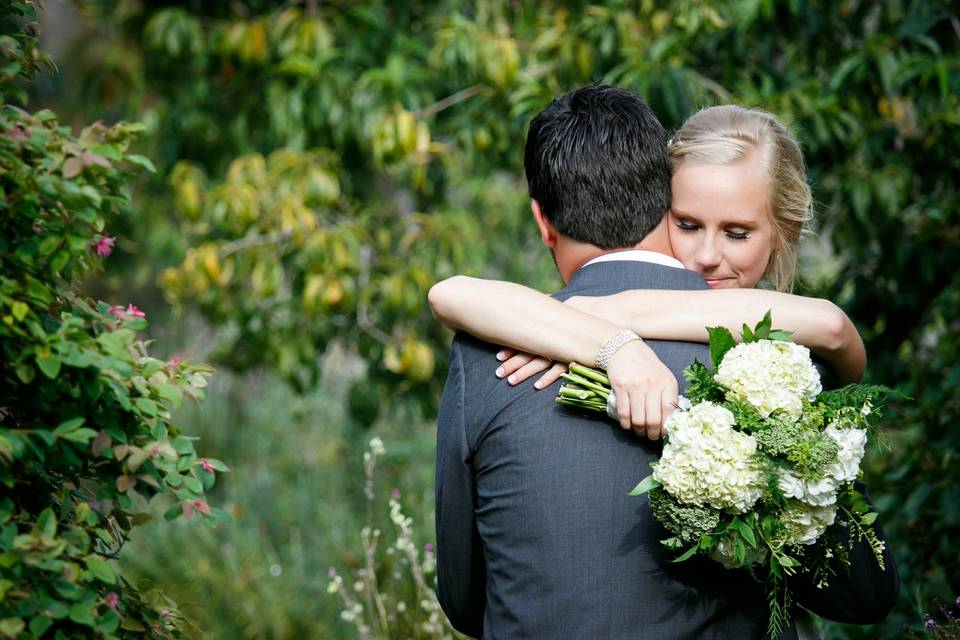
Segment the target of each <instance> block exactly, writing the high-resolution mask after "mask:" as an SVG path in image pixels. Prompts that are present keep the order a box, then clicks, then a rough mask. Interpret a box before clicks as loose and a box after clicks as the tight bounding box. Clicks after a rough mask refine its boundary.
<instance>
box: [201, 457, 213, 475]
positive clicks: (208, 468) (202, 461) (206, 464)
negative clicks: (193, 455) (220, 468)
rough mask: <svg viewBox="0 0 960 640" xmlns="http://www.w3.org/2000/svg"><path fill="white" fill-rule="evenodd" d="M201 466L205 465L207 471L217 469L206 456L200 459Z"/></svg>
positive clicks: (210, 471) (211, 471)
mask: <svg viewBox="0 0 960 640" xmlns="http://www.w3.org/2000/svg"><path fill="white" fill-rule="evenodd" d="M200 466H201V467H203V470H204V471H206V472H207V473H213V472H214V471H215V469H214V468H213V465H212V464H210V463H209V462H208V461H207V459H206V458H204V459H202V460H201V461H200Z"/></svg>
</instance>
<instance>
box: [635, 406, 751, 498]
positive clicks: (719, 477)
mask: <svg viewBox="0 0 960 640" xmlns="http://www.w3.org/2000/svg"><path fill="white" fill-rule="evenodd" d="M664 426H665V427H666V429H667V433H668V434H669V437H668V439H667V443H666V445H664V447H663V456H662V457H661V458H660V462H659V463H657V466H656V468H655V469H654V471H653V477H654V478H655V479H656V480H657V481H658V482H660V484H662V485H663V487H664V488H665V489H666V490H667V491H669V492H670V494H671V495H673V496H674V497H675V498H677V499H678V500H679V501H680V502H682V503H684V504H691V505H697V506H704V505H709V506H711V507H714V508H715V509H729V510H732V511H734V512H736V513H743V512H744V511H747V510H748V509H750V507H752V506H753V504H754V503H755V502H756V501H757V499H758V498H760V495H761V493H762V486H761V472H760V467H759V465H758V463H757V461H756V459H755V454H756V451H757V441H756V440H755V439H754V438H753V436H751V435H749V434H746V433H741V432H739V431H736V430H735V429H734V428H733V426H734V418H733V414H732V413H730V411H729V410H727V409H726V408H724V407H721V406H718V405H715V404H713V403H712V402H701V403H699V404H697V405H694V406H693V407H691V408H690V410H688V411H681V410H677V411H675V412H673V414H671V416H670V417H669V418H668V419H667V421H666V423H665V425H664Z"/></svg>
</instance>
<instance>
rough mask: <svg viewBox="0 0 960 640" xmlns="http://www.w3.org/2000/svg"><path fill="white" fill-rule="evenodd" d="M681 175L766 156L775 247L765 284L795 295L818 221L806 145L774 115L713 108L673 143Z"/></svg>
mask: <svg viewBox="0 0 960 640" xmlns="http://www.w3.org/2000/svg"><path fill="white" fill-rule="evenodd" d="M668 147H669V151H670V161H671V162H672V164H673V170H674V171H676V170H677V169H678V168H679V167H680V165H682V164H683V163H684V162H688V161H690V162H702V163H705V164H716V165H729V164H735V163H737V162H739V161H741V160H743V159H744V158H746V157H747V156H748V155H749V154H750V152H751V151H753V150H754V149H756V150H758V151H759V152H760V153H761V158H762V162H763V164H764V166H765V167H766V168H767V171H768V175H769V177H770V210H771V212H772V214H773V228H774V238H775V240H774V246H773V250H772V251H771V252H770V261H769V262H768V263H767V268H766V270H765V271H764V274H763V279H764V280H765V281H766V283H767V284H768V285H769V286H771V287H773V288H774V289H776V290H778V291H791V290H792V289H793V282H794V278H795V277H796V271H797V250H798V247H799V245H800V238H801V235H802V234H803V232H804V230H805V227H806V226H807V224H808V223H809V222H810V220H811V219H812V217H813V196H812V194H811V192H810V187H809V185H808V184H807V170H806V166H805V165H804V162H803V153H802V152H801V151H800V145H799V144H798V143H797V141H796V139H795V138H794V137H793V135H792V134H791V133H790V131H789V130H788V129H787V128H786V127H785V126H783V125H782V124H781V123H780V122H779V121H778V120H777V119H776V117H774V115H773V114H771V113H768V112H766V111H763V110H761V109H748V108H746V107H739V106H736V105H722V106H718V107H709V108H707V109H703V110H702V111H699V112H698V113H695V114H694V115H692V116H690V118H688V119H687V121H686V122H685V123H683V126H682V127H680V130H679V131H677V133H676V134H675V135H674V136H673V138H672V139H671V140H670V142H669V143H668Z"/></svg>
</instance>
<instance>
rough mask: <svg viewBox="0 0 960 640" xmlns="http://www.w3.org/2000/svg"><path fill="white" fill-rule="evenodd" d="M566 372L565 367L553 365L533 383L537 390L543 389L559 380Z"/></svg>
mask: <svg viewBox="0 0 960 640" xmlns="http://www.w3.org/2000/svg"><path fill="white" fill-rule="evenodd" d="M566 372H567V365H565V364H560V363H559V362H557V363H555V364H554V365H553V366H552V367H550V369H549V370H548V371H547V372H546V373H545V374H543V375H542V376H540V379H539V380H537V381H536V382H534V383H533V386H535V387H536V388H537V389H545V388H547V387H549V386H550V385H552V384H553V383H554V382H556V381H557V380H559V379H560V377H561V376H562V375H563V374H565V373H566Z"/></svg>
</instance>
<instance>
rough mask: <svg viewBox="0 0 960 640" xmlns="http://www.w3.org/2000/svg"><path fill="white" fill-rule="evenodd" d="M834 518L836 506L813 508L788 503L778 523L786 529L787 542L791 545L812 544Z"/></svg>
mask: <svg viewBox="0 0 960 640" xmlns="http://www.w3.org/2000/svg"><path fill="white" fill-rule="evenodd" d="M836 517H837V505H836V504H829V505H825V506H820V507H814V506H810V505H808V504H804V503H802V502H790V503H789V504H788V505H787V507H786V508H785V509H784V510H783V511H782V512H781V513H780V521H781V522H783V524H784V525H786V527H787V542H789V543H791V544H813V543H814V542H816V541H817V539H818V538H819V537H820V536H821V535H823V532H824V531H826V530H827V527H829V526H830V525H832V524H833V521H834V520H836Z"/></svg>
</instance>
